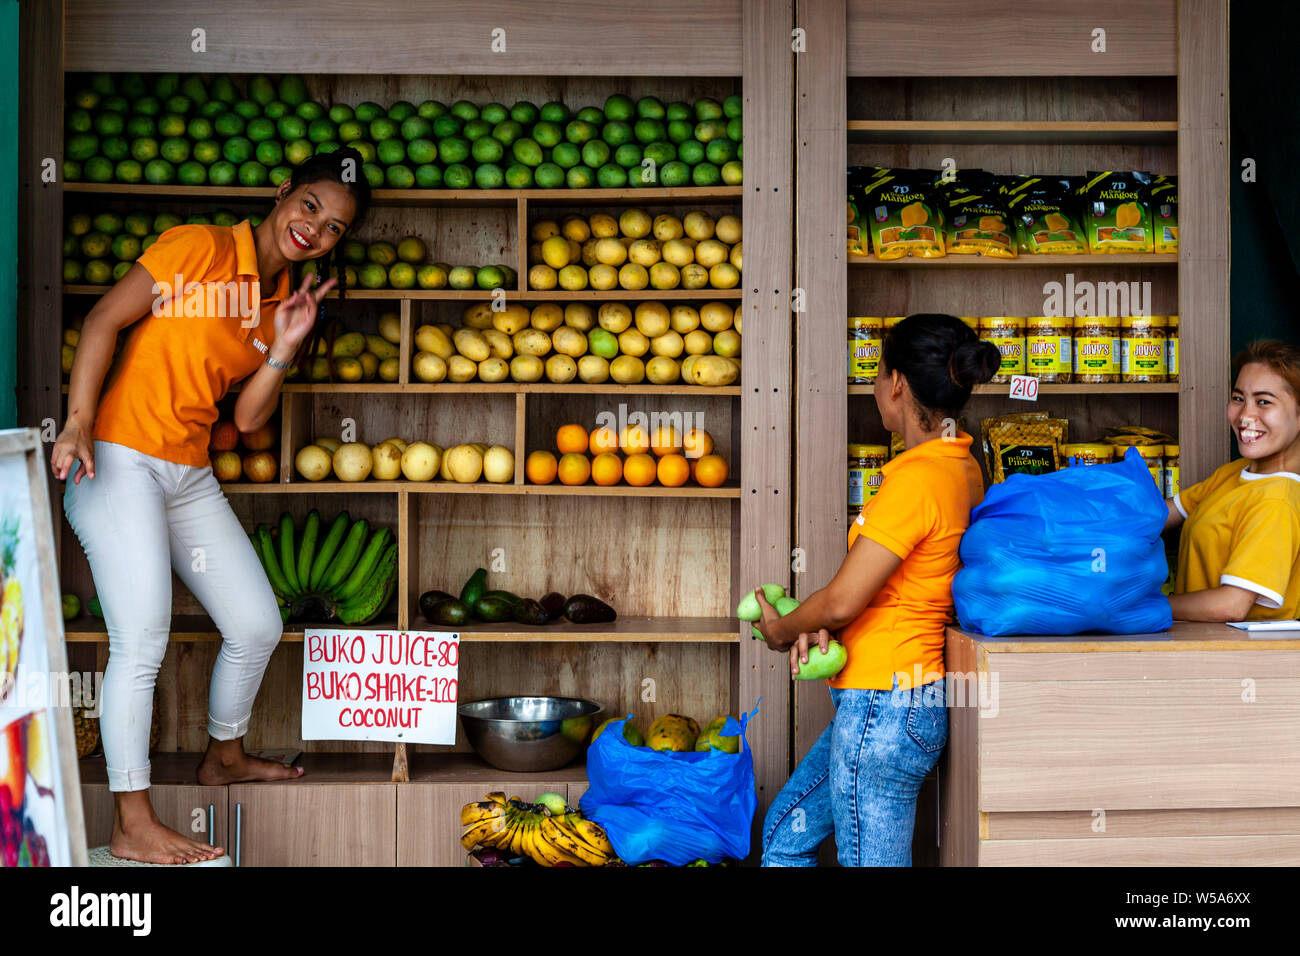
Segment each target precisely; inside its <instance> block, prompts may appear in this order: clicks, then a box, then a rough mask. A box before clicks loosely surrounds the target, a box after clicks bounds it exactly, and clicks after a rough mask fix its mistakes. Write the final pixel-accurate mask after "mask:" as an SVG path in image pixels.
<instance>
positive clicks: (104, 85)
mask: <svg viewBox="0 0 1300 956" xmlns="http://www.w3.org/2000/svg"><path fill="white" fill-rule="evenodd" d="M90 88H91V89H92V90H94V91H95V92H96V93H98V94H99V95H100V96H108V95H110V94H111V93H115V92H116V89H115V87H114V85H113V74H112V73H96V74H95V75H94V76H92V77H91V78H90ZM73 617H76V615H75V614H74V615H73Z"/></svg>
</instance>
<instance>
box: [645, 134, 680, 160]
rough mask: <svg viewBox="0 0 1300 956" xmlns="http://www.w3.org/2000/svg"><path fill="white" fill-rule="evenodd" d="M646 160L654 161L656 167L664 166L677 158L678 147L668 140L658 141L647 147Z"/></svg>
mask: <svg viewBox="0 0 1300 956" xmlns="http://www.w3.org/2000/svg"><path fill="white" fill-rule="evenodd" d="M645 158H646V159H653V160H654V161H655V164H656V165H658V166H663V165H664V164H665V163H671V162H672V161H673V160H674V159H676V158H677V147H676V146H674V145H673V144H672V143H670V142H668V141H667V140H662V139H661V140H658V141H657V142H654V143H650V144H649V145H648V146H646V148H645Z"/></svg>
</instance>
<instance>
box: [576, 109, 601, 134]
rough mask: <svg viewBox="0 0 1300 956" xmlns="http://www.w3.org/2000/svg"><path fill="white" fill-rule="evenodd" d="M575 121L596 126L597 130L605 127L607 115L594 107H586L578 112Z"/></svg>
mask: <svg viewBox="0 0 1300 956" xmlns="http://www.w3.org/2000/svg"><path fill="white" fill-rule="evenodd" d="M574 119H576V120H579V121H581V122H583V123H586V124H587V125H588V126H594V127H596V129H597V130H599V129H600V128H601V127H602V126H604V125H605V114H604V113H602V112H601V111H600V110H598V109H596V107H594V106H584V107H583V108H582V109H580V110H578V115H577V116H575V117H574Z"/></svg>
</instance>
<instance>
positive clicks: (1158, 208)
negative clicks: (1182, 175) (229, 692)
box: [1151, 176, 1178, 255]
mask: <svg viewBox="0 0 1300 956" xmlns="http://www.w3.org/2000/svg"><path fill="white" fill-rule="evenodd" d="M1151 232H1152V233H1153V245H1154V251H1155V252H1165V253H1173V254H1175V255H1177V254H1178V177H1177V176H1157V177H1156V178H1155V182H1153V183H1152V184H1151Z"/></svg>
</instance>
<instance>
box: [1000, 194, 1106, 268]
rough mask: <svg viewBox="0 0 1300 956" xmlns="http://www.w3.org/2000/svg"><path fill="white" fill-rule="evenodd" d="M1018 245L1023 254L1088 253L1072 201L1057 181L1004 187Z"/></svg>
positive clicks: (1072, 197) (1072, 198) (1071, 197)
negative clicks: (1014, 224)
mask: <svg viewBox="0 0 1300 956" xmlns="http://www.w3.org/2000/svg"><path fill="white" fill-rule="evenodd" d="M1004 189H1006V192H1007V202H1008V206H1009V208H1010V210H1011V215H1012V218H1013V219H1015V223H1016V238H1017V245H1018V246H1019V249H1020V251H1021V252H1023V253H1025V254H1026V255H1047V254H1051V255H1074V254H1081V253H1086V252H1087V251H1088V244H1087V241H1086V240H1085V239H1084V235H1083V229H1082V228H1081V227H1080V225H1079V220H1078V215H1077V213H1075V212H1074V209H1075V205H1076V204H1075V202H1074V196H1072V195H1071V194H1070V193H1069V191H1068V187H1067V185H1065V184H1063V183H1062V182H1061V180H1060V179H1039V178H1036V177H1035V178H1031V179H1029V180H1027V181H1025V180H1022V181H1020V182H1018V183H1016V184H1015V185H1013V186H1004Z"/></svg>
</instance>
